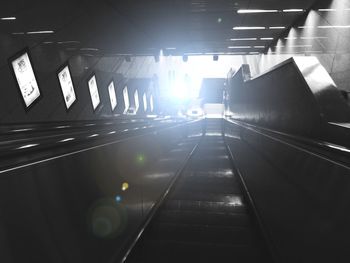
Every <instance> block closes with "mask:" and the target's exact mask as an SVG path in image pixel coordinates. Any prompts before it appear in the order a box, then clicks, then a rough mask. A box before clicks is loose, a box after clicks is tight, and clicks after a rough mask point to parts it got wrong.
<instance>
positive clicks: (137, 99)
mask: <svg viewBox="0 0 350 263" xmlns="http://www.w3.org/2000/svg"><path fill="white" fill-rule="evenodd" d="M134 99H135V114H136V113H137V112H138V110H139V107H140V101H139V92H138V91H137V90H135V93H134Z"/></svg>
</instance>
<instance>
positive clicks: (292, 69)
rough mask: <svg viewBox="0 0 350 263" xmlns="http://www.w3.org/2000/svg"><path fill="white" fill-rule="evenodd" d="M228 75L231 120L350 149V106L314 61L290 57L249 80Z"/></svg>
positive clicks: (241, 75) (310, 58) (313, 59)
mask: <svg viewBox="0 0 350 263" xmlns="http://www.w3.org/2000/svg"><path fill="white" fill-rule="evenodd" d="M243 75H244V74H243V71H242V70H239V71H238V72H237V73H236V74H235V75H234V76H233V77H232V78H231V75H229V79H228V83H229V85H228V93H229V101H228V104H229V109H230V112H231V114H232V117H233V118H235V119H237V120H242V121H246V122H250V123H253V124H257V125H260V126H263V127H268V128H271V129H276V130H279V131H284V132H288V133H291V134H299V135H303V136H307V137H311V138H320V139H322V140H326V141H327V140H328V141H330V142H336V143H338V144H341V145H348V146H349V141H350V140H349V138H350V137H349V136H350V133H349V130H348V129H347V128H345V127H335V126H334V125H332V124H329V122H335V123H337V122H341V123H344V122H345V123H349V122H350V107H349V106H348V105H347V104H346V101H345V100H344V99H343V97H342V96H341V93H340V92H339V91H338V90H337V89H336V87H335V84H334V82H333V81H332V79H331V78H330V76H329V74H328V73H327V71H326V70H325V69H324V68H323V67H322V65H321V64H320V63H319V62H318V60H317V59H316V58H314V57H304V58H291V59H289V60H287V61H285V62H283V63H281V64H279V65H277V66H275V67H274V68H272V69H271V70H270V71H268V72H266V73H264V74H262V75H260V76H258V77H256V78H254V79H251V80H246V81H245V80H244V77H243Z"/></svg>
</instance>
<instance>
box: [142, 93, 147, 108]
mask: <svg viewBox="0 0 350 263" xmlns="http://www.w3.org/2000/svg"><path fill="white" fill-rule="evenodd" d="M143 109H144V111H145V112H146V111H147V96H146V93H144V94H143Z"/></svg>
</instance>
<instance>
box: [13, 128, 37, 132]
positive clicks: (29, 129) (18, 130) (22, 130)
mask: <svg viewBox="0 0 350 263" xmlns="http://www.w3.org/2000/svg"><path fill="white" fill-rule="evenodd" d="M32 130H33V129H31V128H27V129H17V130H12V131H13V132H25V131H32Z"/></svg>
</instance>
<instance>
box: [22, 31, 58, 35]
mask: <svg viewBox="0 0 350 263" xmlns="http://www.w3.org/2000/svg"><path fill="white" fill-rule="evenodd" d="M53 33H55V32H54V31H52V30H42V31H29V32H27V34H28V35H34V34H53Z"/></svg>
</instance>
